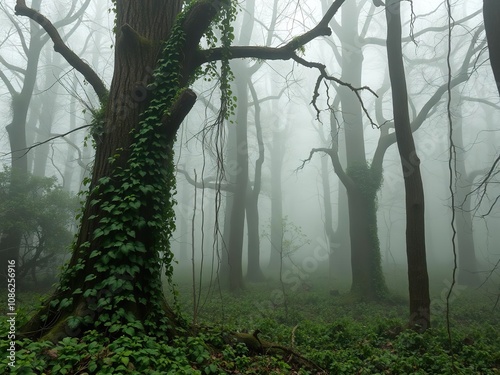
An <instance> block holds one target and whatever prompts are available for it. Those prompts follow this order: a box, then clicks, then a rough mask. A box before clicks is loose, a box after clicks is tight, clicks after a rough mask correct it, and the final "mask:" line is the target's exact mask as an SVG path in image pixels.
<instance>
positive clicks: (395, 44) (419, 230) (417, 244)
mask: <svg viewBox="0 0 500 375" xmlns="http://www.w3.org/2000/svg"><path fill="white" fill-rule="evenodd" d="M386 18H387V57H388V63H389V76H390V80H391V87H392V103H393V113H394V127H395V130H396V138H397V144H398V150H399V155H400V157H401V164H402V167H403V176H404V183H405V192H406V254H407V257H408V281H409V293H410V319H409V323H410V325H411V326H418V327H419V328H420V329H422V330H425V329H427V328H429V327H430V324H431V321H430V298H429V276H428V274H427V262H426V252H425V220H424V219H425V218H424V189H423V185H422V177H421V175H420V160H419V158H418V156H417V152H416V149H415V142H414V140H413V135H412V132H411V127H410V116H409V112H408V92H407V88H406V77H405V71H404V65H403V51H402V45H401V14H400V0H388V1H387V2H386Z"/></svg>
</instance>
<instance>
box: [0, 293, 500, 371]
mask: <svg viewBox="0 0 500 375" xmlns="http://www.w3.org/2000/svg"><path fill="white" fill-rule="evenodd" d="M279 289H280V288H279V285H273V284H256V285H253V286H249V287H248V288H247V290H246V291H245V292H244V293H243V294H241V295H240V296H234V295H231V294H226V293H215V295H214V296H212V297H208V298H205V296H202V298H201V299H200V303H201V309H200V311H199V313H198V314H197V324H196V327H197V331H198V335H197V336H196V337H179V338H176V339H173V340H172V341H171V342H169V343H162V342H158V341H157V340H156V339H154V338H151V337H145V336H142V337H121V338H119V339H117V340H115V341H113V342H109V340H108V339H106V338H104V337H103V336H102V335H99V334H97V333H96V332H87V333H86V335H85V336H84V337H83V338H82V339H76V338H66V339H64V340H63V341H61V342H59V343H58V344H57V345H54V344H52V343H49V342H31V341H28V340H23V341H19V342H18V349H17V357H16V365H17V367H16V368H15V369H14V371H12V369H9V368H7V364H6V361H5V358H6V355H5V354H3V356H4V358H2V360H1V362H0V373H9V371H10V372H11V373H17V374H320V373H324V374H500V332H499V329H498V327H499V324H500V317H499V311H498V310H494V309H493V304H492V303H491V301H489V300H487V299H485V298H482V297H480V296H479V295H480V294H479V293H476V292H475V291H472V292H468V291H465V292H462V293H461V294H460V296H458V298H456V299H455V300H454V301H453V303H452V339H451V346H450V341H449V338H448V335H447V330H446V324H445V320H444V312H443V311H442V310H439V309H436V311H435V314H434V316H433V325H434V326H433V328H432V329H429V330H427V331H426V332H425V333H423V334H420V333H417V332H414V331H411V330H406V329H405V328H404V324H405V316H406V313H407V307H406V304H407V302H406V301H405V300H404V299H402V298H393V299H391V300H386V301H384V302H383V303H380V304H375V303H354V302H353V301H352V299H351V298H350V297H349V295H347V294H343V295H342V294H341V295H336V293H333V294H334V295H331V294H330V291H329V290H327V289H326V288H325V289H321V288H317V289H315V288H312V289H311V288H305V289H297V290H288V292H287V298H286V302H287V303H286V305H287V309H285V303H284V300H283V296H282V295H281V294H280V293H279ZM180 296H181V300H180V305H181V308H182V309H183V310H184V311H185V314H186V317H187V319H192V306H191V305H190V303H189V301H190V292H189V289H188V288H187V287H186V289H184V287H182V286H181V287H180ZM20 297H21V302H20V303H19V304H18V306H21V307H20V309H19V310H18V316H17V318H18V325H19V324H20V322H22V320H25V319H26V318H27V316H28V315H29V313H30V311H27V310H23V306H35V304H34V303H33V302H31V303H30V302H29V300H30V299H31V300H33V298H34V297H33V296H20ZM433 301H434V300H433ZM1 302H3V301H1ZM2 305H3V306H5V305H6V304H3V303H2ZM32 308H33V307H32ZM286 310H288V311H286ZM4 316H5V315H4ZM257 329H258V330H259V331H260V332H261V333H260V334H259V338H260V339H262V340H266V341H268V342H273V343H276V345H277V346H278V345H279V346H282V347H286V348H289V349H287V350H281V349H277V350H273V353H272V354H271V353H266V352H263V351H261V350H255V349H249V348H248V347H247V346H245V345H244V344H243V343H241V342H240V343H237V344H232V345H229V344H228V342H229V340H227V333H228V332H246V331H247V332H252V331H253V330H257ZM7 330H8V325H7V322H6V319H2V321H1V334H2V337H6V336H7ZM0 350H1V352H2V353H6V352H7V340H1V341H0ZM294 353H300V354H299V356H296V355H295V354H294ZM300 357H303V358H304V359H305V358H307V359H308V361H310V362H312V363H315V364H316V365H317V366H318V367H314V366H313V365H309V364H308V363H309V362H304V361H301V360H300ZM319 368H321V369H323V371H321V370H319ZM6 369H7V370H6Z"/></svg>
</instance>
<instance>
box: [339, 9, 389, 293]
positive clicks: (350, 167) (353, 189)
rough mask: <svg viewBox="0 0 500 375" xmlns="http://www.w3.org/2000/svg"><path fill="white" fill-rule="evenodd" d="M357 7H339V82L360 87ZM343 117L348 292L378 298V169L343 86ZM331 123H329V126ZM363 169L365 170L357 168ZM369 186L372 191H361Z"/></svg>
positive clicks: (357, 108) (355, 104)
mask: <svg viewBox="0 0 500 375" xmlns="http://www.w3.org/2000/svg"><path fill="white" fill-rule="evenodd" d="M358 19H359V10H358V7H357V5H356V3H355V2H350V3H347V4H345V5H344V6H343V7H342V25H345V26H346V27H344V28H343V29H342V31H343V32H342V35H341V36H340V37H341V41H342V52H343V53H342V77H341V79H342V81H344V82H349V83H350V84H351V85H353V86H355V87H360V86H361V74H362V65H363V51H362V49H361V48H359V47H358V46H357V44H358V39H359V35H358V30H357V27H358V26H357V25H358V22H357V20H358ZM339 93H340V98H341V106H342V117H343V120H344V132H345V147H346V161H347V173H348V174H352V173H354V175H353V176H351V177H355V178H353V181H354V182H355V184H356V186H346V189H347V197H348V208H349V223H350V225H349V227H350V243H351V267H352V286H351V291H352V292H353V293H354V294H356V295H358V296H359V297H361V298H365V299H377V298H380V297H382V296H383V295H384V294H385V293H386V291H387V287H386V285H385V279H384V275H383V273H382V267H381V257H380V247H379V241H378V228H377V215H376V211H377V205H376V200H377V192H378V189H379V187H380V185H379V184H375V185H373V182H375V180H374V179H379V177H380V174H381V171H373V173H372V171H370V170H369V168H368V166H367V162H366V154H365V141H364V129H363V115H362V110H361V105H360V103H359V101H358V100H357V98H356V95H355V94H354V93H353V92H352V90H350V89H349V88H347V87H343V86H342V87H340V88H339ZM332 126H333V125H332ZM362 170H364V171H365V172H366V173H364V172H361V173H357V171H358V172H359V171H362ZM367 187H368V189H370V190H371V188H372V187H373V188H374V189H375V190H374V191H369V192H368V191H367V192H366V193H367V194H362V191H363V190H365V189H366V188H367Z"/></svg>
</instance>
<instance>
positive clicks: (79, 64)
mask: <svg viewBox="0 0 500 375" xmlns="http://www.w3.org/2000/svg"><path fill="white" fill-rule="evenodd" d="M15 11H16V15H19V16H26V17H28V18H31V19H32V20H33V21H35V22H36V23H38V24H39V25H40V26H42V27H43V28H44V29H45V31H46V32H47V34H48V35H49V36H50V38H51V39H52V41H53V42H54V51H56V52H59V53H60V54H61V55H62V56H63V57H64V58H65V59H66V61H67V62H68V63H69V64H70V65H71V66H72V67H73V68H75V69H76V70H78V71H79V72H80V73H81V74H82V75H83V76H84V77H85V79H86V80H87V82H88V83H90V85H91V86H92V87H93V88H94V91H95V92H96V94H97V96H98V98H99V100H100V101H101V102H102V101H104V100H105V98H106V97H107V94H108V89H107V88H106V86H105V85H104V82H103V81H102V80H101V78H100V77H99V76H98V75H97V73H96V72H95V71H94V70H93V69H92V68H91V67H90V66H89V65H88V64H87V63H86V62H84V61H83V60H82V59H81V58H80V57H79V56H78V55H77V54H76V53H74V52H73V51H72V50H71V49H70V48H69V47H68V46H67V45H66V44H65V43H64V41H63V39H62V38H61V35H60V34H59V32H58V31H57V29H56V28H55V26H54V25H53V24H52V22H50V21H49V20H48V19H47V18H46V17H45V16H44V15H42V14H41V13H40V12H38V11H36V10H35V9H32V8H29V7H28V6H26V2H25V1H24V0H17V1H16V7H15Z"/></svg>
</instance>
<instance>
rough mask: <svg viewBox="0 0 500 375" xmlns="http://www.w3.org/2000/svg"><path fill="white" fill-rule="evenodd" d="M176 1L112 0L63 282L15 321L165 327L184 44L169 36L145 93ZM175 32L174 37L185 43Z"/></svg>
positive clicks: (35, 330)
mask: <svg viewBox="0 0 500 375" xmlns="http://www.w3.org/2000/svg"><path fill="white" fill-rule="evenodd" d="M181 5H182V1H181V0H178V1H168V2H165V1H162V0H149V1H141V2H133V1H117V2H116V30H117V36H116V44H115V49H116V52H115V69H114V75H113V80H112V83H111V87H110V90H109V96H108V97H107V99H105V100H103V103H104V105H103V108H102V113H98V114H96V119H97V120H98V122H96V123H95V124H94V128H93V133H94V138H95V141H96V159H95V165H94V169H93V174H92V179H91V182H90V188H89V191H90V196H89V197H88V199H87V203H86V205H85V207H84V210H83V213H82V215H83V216H82V219H81V227H80V230H79V233H78V238H77V241H76V244H75V247H74V251H73V256H72V258H71V260H70V262H69V265H68V268H67V269H66V270H65V272H64V274H63V276H62V278H61V284H60V286H59V288H58V290H57V291H56V293H55V294H54V296H53V297H52V298H51V299H50V300H49V302H48V303H47V304H46V306H45V307H44V308H43V309H42V310H41V311H40V312H39V313H38V314H37V315H36V316H35V317H34V318H33V319H32V320H31V321H30V322H28V323H27V324H26V325H25V326H24V327H23V329H22V332H23V333H24V334H26V335H29V336H36V337H45V338H47V339H50V340H53V341H57V340H58V339H60V338H61V337H64V336H68V335H73V336H74V335H79V334H81V333H83V331H84V330H86V329H89V328H97V329H99V330H101V331H102V332H107V333H108V334H111V335H112V333H113V332H115V331H120V333H123V331H124V330H125V332H128V333H133V332H134V331H146V332H148V333H152V334H158V332H164V333H166V332H168V328H169V323H172V322H169V321H168V320H167V319H166V317H173V314H170V315H169V314H165V313H166V312H167V313H168V311H169V309H168V307H167V305H166V303H164V299H163V297H162V296H163V294H162V283H161V271H160V259H159V255H158V250H159V249H158V245H159V244H161V245H162V244H163V245H164V243H162V242H163V241H165V238H162V234H161V228H162V225H163V223H162V221H163V220H164V219H165V215H164V214H163V205H165V204H167V205H168V202H165V201H164V199H165V198H167V201H168V200H170V199H168V198H169V197H170V194H171V192H172V191H169V190H173V189H174V186H173V185H172V180H171V176H172V175H173V171H172V170H171V168H172V166H171V163H170V160H169V159H171V152H170V151H169V147H170V145H171V144H172V142H173V141H174V138H175V132H176V130H177V128H176V127H178V125H179V123H180V121H179V120H180V119H181V117H183V114H185V113H187V111H189V109H190V108H191V106H192V103H193V102H194V99H193V98H189V95H187V96H188V99H187V100H186V102H183V101H182V98H183V95H182V94H181V95H180V98H181V99H179V100H181V101H180V102H179V100H178V101H177V102H174V96H175V95H178V94H177V90H178V87H182V85H183V84H185V83H186V80H187V78H186V77H183V76H182V75H181V71H180V70H181V69H180V68H181V67H182V61H180V57H179V53H181V52H182V48H183V46H175V48H173V50H174V52H172V55H171V56H163V60H160V63H161V64H163V65H164V68H163V69H165V75H166V76H167V78H164V77H156V79H155V84H156V85H162V86H161V87H156V89H155V90H154V92H153V93H154V94H153V95H152V98H151V97H150V95H149V94H150V90H149V89H148V86H147V85H148V84H149V83H151V81H152V78H153V77H152V73H153V71H154V70H155V68H156V67H157V64H158V58H159V56H160V52H161V48H162V43H163V42H164V41H165V40H167V38H168V37H169V34H171V29H172V26H173V23H174V20H175V18H176V16H177V15H178V13H179V12H180V9H181ZM212 16H213V15H212ZM206 17H207V19H210V18H209V17H210V14H207V15H206ZM203 24H204V25H205V27H206V26H208V22H207V21H206V20H205V22H203V23H202V24H200V26H199V27H203ZM171 39H172V38H171ZM178 39H179V40H178V41H174V42H173V43H184V41H183V40H182V39H181V38H178ZM188 42H189V41H188ZM186 44H187V43H185V44H184V47H185V45H186ZM196 44H197V42H196ZM175 50H176V51H175ZM169 58H170V59H171V61H168V59H169ZM167 64H171V65H170V68H168V67H167ZM169 69H170V71H169ZM172 76H173V77H174V78H175V79H174V80H173V81H169V79H170V78H168V77H172ZM162 79H164V81H163V82H162V81H161V80H162ZM175 84H177V87H175ZM169 91H170V92H169ZM101 99H103V98H102V97H101ZM151 100H152V101H151ZM148 105H149V107H150V110H149V112H146V114H147V115H149V116H151V118H152V117H154V116H155V113H157V112H158V111H155V108H154V106H161V105H163V106H164V107H163V108H160V110H161V111H160V113H164V112H165V113H166V116H164V117H163V118H159V119H158V118H154V119H152V120H153V121H152V124H151V123H149V122H148V120H149V119H150V118H149V117H147V118H144V115H143V117H142V121H140V120H141V113H144V111H145V110H146V108H147V107H148ZM176 106H177V107H176ZM175 116H177V118H176V117H175ZM169 215H173V213H172V212H167V219H168V220H170V225H173V224H172V220H173V217H172V216H169ZM165 256H167V257H168V255H167V254H166V255H165Z"/></svg>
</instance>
